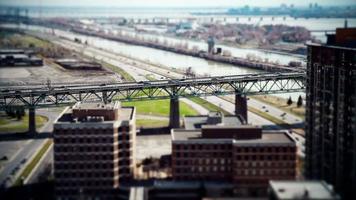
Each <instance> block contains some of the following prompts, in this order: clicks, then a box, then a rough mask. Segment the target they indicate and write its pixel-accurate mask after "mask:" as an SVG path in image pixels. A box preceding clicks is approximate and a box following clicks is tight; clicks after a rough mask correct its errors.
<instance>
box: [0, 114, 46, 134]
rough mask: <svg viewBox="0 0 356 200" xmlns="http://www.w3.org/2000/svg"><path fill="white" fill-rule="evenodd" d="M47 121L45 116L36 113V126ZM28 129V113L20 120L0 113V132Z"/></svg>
mask: <svg viewBox="0 0 356 200" xmlns="http://www.w3.org/2000/svg"><path fill="white" fill-rule="evenodd" d="M47 121H48V119H47V117H44V116H41V115H36V127H37V128H39V127H41V126H43V125H44V124H45V123H46V122H47ZM27 130H28V114H26V115H25V116H24V117H23V118H22V119H21V120H17V119H16V118H11V117H8V116H7V115H6V114H4V113H1V114H0V133H4V132H6V133H8V132H11V133H13V132H19V133H21V132H26V131H27Z"/></svg>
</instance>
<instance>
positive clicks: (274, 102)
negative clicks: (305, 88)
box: [251, 95, 305, 119]
mask: <svg viewBox="0 0 356 200" xmlns="http://www.w3.org/2000/svg"><path fill="white" fill-rule="evenodd" d="M251 98H253V99H256V100H259V101H261V102H264V103H266V104H269V105H271V106H274V107H276V108H279V109H281V110H283V111H285V112H287V113H290V114H293V115H296V116H298V117H300V118H302V119H304V118H305V106H301V107H298V106H297V104H296V102H293V103H292V105H290V106H288V105H287V99H284V98H281V97H276V96H273V95H255V96H251Z"/></svg>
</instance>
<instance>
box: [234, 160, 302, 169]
mask: <svg viewBox="0 0 356 200" xmlns="http://www.w3.org/2000/svg"><path fill="white" fill-rule="evenodd" d="M295 165H296V162H293V161H291V162H258V161H257V162H237V163H236V164H235V166H236V167H250V168H253V167H289V168H294V167H295Z"/></svg>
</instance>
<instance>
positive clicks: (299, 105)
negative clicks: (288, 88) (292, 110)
mask: <svg viewBox="0 0 356 200" xmlns="http://www.w3.org/2000/svg"><path fill="white" fill-rule="evenodd" d="M292 104H293V100H292V97H290V96H289V98H288V100H287V105H288V106H290V105H292ZM302 106H303V98H302V96H300V95H299V97H298V101H297V107H298V108H299V107H302Z"/></svg>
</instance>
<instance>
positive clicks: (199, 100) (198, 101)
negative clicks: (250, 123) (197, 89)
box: [188, 97, 230, 115]
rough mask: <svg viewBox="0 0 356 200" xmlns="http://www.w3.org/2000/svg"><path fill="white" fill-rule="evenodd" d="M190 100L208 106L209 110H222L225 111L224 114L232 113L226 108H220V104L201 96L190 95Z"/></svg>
mask: <svg viewBox="0 0 356 200" xmlns="http://www.w3.org/2000/svg"><path fill="white" fill-rule="evenodd" d="M188 99H189V100H191V101H193V102H195V103H197V104H199V105H201V106H203V107H204V108H206V109H207V110H209V111H220V112H222V113H224V115H230V113H228V112H227V111H226V110H224V109H222V108H220V107H219V106H217V105H215V104H212V103H210V102H208V101H207V100H205V99H202V98H200V97H189V98H188Z"/></svg>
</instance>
